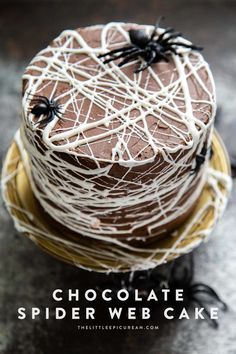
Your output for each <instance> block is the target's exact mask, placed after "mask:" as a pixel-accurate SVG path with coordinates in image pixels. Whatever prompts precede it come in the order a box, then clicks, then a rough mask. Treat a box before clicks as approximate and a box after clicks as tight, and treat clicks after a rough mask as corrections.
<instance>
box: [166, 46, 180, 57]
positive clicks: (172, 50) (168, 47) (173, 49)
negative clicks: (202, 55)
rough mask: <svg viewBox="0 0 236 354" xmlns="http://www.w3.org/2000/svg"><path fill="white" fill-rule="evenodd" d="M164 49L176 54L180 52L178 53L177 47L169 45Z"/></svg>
mask: <svg viewBox="0 0 236 354" xmlns="http://www.w3.org/2000/svg"><path fill="white" fill-rule="evenodd" d="M164 51H165V52H168V51H170V52H172V53H174V54H175V55H178V53H177V51H176V49H175V48H173V47H171V46H167V47H165V49H164Z"/></svg>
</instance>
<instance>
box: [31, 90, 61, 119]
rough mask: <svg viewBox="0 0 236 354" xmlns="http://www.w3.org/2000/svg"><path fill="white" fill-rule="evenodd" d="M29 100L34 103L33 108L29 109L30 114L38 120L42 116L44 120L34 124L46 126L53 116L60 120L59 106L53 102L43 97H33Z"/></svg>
mask: <svg viewBox="0 0 236 354" xmlns="http://www.w3.org/2000/svg"><path fill="white" fill-rule="evenodd" d="M33 97H35V98H33V99H32V100H31V102H32V103H35V105H34V106H33V108H32V109H31V113H32V114H33V115H34V116H35V117H36V118H40V117H41V116H42V115H43V116H45V117H46V118H44V119H42V120H40V121H37V123H36V124H39V125H43V126H44V125H46V124H48V123H49V122H51V121H52V120H53V119H54V116H57V117H58V118H61V116H60V113H61V111H60V107H61V106H60V105H59V104H58V103H57V102H56V101H55V100H53V99H52V100H49V99H48V98H47V97H45V96H39V95H33Z"/></svg>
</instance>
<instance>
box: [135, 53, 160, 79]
mask: <svg viewBox="0 0 236 354" xmlns="http://www.w3.org/2000/svg"><path fill="white" fill-rule="evenodd" d="M155 57H156V53H155V52H154V51H152V52H151V57H150V59H149V60H148V61H147V62H146V64H144V65H141V66H140V67H139V68H138V69H137V70H135V74H138V73H139V72H140V71H143V70H145V69H147V68H148V67H149V66H150V65H151V64H152V63H153V61H154V59H155Z"/></svg>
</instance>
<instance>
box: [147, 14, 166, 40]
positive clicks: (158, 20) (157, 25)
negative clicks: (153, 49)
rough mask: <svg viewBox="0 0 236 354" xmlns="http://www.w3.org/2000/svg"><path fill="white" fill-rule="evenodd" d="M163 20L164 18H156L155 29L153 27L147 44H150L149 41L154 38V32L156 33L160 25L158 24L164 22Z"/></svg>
mask: <svg viewBox="0 0 236 354" xmlns="http://www.w3.org/2000/svg"><path fill="white" fill-rule="evenodd" d="M164 18H165V17H164V16H159V17H158V19H157V22H156V24H155V27H154V30H153V31H152V34H151V37H150V40H149V42H151V41H152V40H153V38H154V36H155V34H156V31H157V29H158V27H159V25H160V22H161V21H162V20H164Z"/></svg>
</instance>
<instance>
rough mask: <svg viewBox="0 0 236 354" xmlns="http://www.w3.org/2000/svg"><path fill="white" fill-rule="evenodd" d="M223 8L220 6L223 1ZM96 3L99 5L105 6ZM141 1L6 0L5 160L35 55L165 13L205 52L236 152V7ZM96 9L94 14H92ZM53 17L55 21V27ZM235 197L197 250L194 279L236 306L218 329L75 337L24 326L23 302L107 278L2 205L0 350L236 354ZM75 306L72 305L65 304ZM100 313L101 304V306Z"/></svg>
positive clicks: (1, 64)
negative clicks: (84, 30) (63, 40)
mask: <svg viewBox="0 0 236 354" xmlns="http://www.w3.org/2000/svg"><path fill="white" fill-rule="evenodd" d="M220 3H221V4H220ZM98 4H99V5H98ZM180 4H182V2H180V3H178V2H177V1H174V2H173V3H172V2H171V1H168V2H165V4H164V1H163V3H160V4H159V5H158V2H157V1H154V0H152V1H149V2H146V3H145V7H143V6H142V5H143V2H142V1H141V0H139V1H137V0H136V1H135V0H131V1H129V3H128V4H126V2H124V1H121V0H120V1H117V0H113V1H111V0H110V1H108V0H107V1H103V2H100V1H99V2H98V1H95V0H94V1H85V0H84V1H80V2H76V3H73V4H72V3H70V2H66V3H61V2H60V3H56V2H52V3H51V4H50V3H46V2H43V3H39V2H38V3H34V5H32V4H31V3H30V2H27V3H23V2H22V3H21V2H20V1H17V2H15V3H14V2H12V1H11V2H10V3H9V2H8V3H7V2H5V3H4V2H3V3H1V12H0V116H1V129H0V142H1V143H0V154H1V157H3V156H4V154H5V152H6V150H7V147H8V145H9V143H10V140H11V138H12V136H13V134H14V132H15V130H16V129H17V127H18V126H19V121H20V119H19V112H20V88H21V81H20V78H21V75H22V72H23V70H24V67H25V65H26V64H27V62H28V61H29V60H30V59H31V57H32V56H33V55H34V54H35V53H36V52H37V51H38V50H39V49H41V48H42V47H44V46H45V45H46V44H47V42H48V41H49V40H50V39H52V38H53V37H55V35H57V34H58V33H59V32H60V31H61V30H63V29H64V28H67V27H68V28H74V27H78V26H83V25H87V24H94V23H105V22H107V21H110V20H129V21H137V22H148V23H153V22H155V19H156V17H157V16H158V15H159V13H162V14H165V15H166V18H167V19H168V20H166V25H167V26H168V25H169V24H171V25H173V26H175V27H176V28H177V29H179V30H182V31H183V32H184V33H185V34H186V35H187V37H190V38H192V39H193V42H194V43H199V44H202V45H204V46H205V53H204V54H205V56H206V58H207V59H208V60H209V62H210V63H211V66H212V70H213V73H214V76H215V80H216V85H217V96H218V104H219V106H220V108H221V113H220V119H219V124H218V130H219V132H220V133H221V135H222V137H223V139H224V141H225V143H226V145H227V147H228V149H229V150H230V152H231V153H233V154H235V155H236V144H235V133H236V121H235V119H236V117H235V111H236V100H235V80H236V71H235V66H236V61H235V58H236V52H235V48H236V46H235V45H236V40H235V32H236V24H235V13H236V4H235V3H234V2H233V1H231V2H227V4H226V5H224V4H222V2H219V1H217V2H209V4H208V3H207V2H204V4H203V3H200V2H196V1H194V2H190V1H189V2H186V5H181V6H180ZM95 8H96V9H95ZM52 18H53V21H52ZM235 201H236V192H235V189H234V190H233V193H232V196H231V198H230V201H229V205H228V208H227V210H226V212H225V215H224V217H223V219H222V220H221V221H220V223H219V224H218V226H217V228H216V230H215V231H214V233H213V235H212V238H211V240H210V241H209V242H208V243H207V244H204V245H201V246H200V247H199V248H198V249H197V250H196V251H195V252H194V253H195V262H196V277H195V278H196V280H198V281H203V282H205V283H207V284H210V285H211V286H212V287H214V288H215V289H217V291H218V292H219V293H220V295H221V296H222V298H223V299H225V300H226V301H227V303H228V305H229V311H228V312H227V313H220V327H219V329H218V330H217V331H215V330H214V329H212V328H211V327H209V326H208V325H207V324H206V323H205V322H204V323H203V322H201V321H195V320H188V321H187V320H186V321H171V322H165V323H164V322H161V321H160V320H158V312H157V313H156V316H157V317H156V319H157V321H156V323H158V324H159V326H160V330H159V331H147V332H135V331H124V332H116V333H111V332H108V331H107V332H105V331H104V332H99V331H97V332H88V331H87V332H78V331H77V330H76V326H75V325H74V324H72V323H71V322H70V321H69V320H68V321H63V322H60V321H57V322H56V321H53V320H49V321H43V320H36V321H34V322H32V321H28V320H26V321H18V320H17V318H16V309H17V308H18V307H20V306H26V307H29V308H30V307H32V306H51V305H53V303H52V300H51V298H50V294H51V292H52V290H53V289H55V288H60V287H63V288H81V289H85V288H89V287H94V286H96V285H98V284H100V283H101V282H104V281H105V280H106V281H107V279H106V278H107V277H106V276H104V275H98V274H95V273H88V272H85V271H82V270H79V269H76V268H73V267H72V266H69V265H64V264H62V263H60V262H58V261H57V260H55V259H53V258H51V257H50V256H48V255H47V254H44V253H43V252H42V251H40V250H39V249H38V248H37V247H36V246H35V245H34V244H32V242H31V241H29V240H28V239H26V238H23V237H21V236H19V235H18V234H17V232H16V231H15V229H14V227H13V223H12V221H11V219H10V217H9V215H8V213H7V212H6V210H5V208H4V206H3V204H1V206H0V225H1V227H0V353H2V354H34V353H35V354H59V353H60V354H61V353H63V354H64V353H65V354H75V353H83V354H86V353H93V352H96V353H135V354H138V353H148V354H156V353H158V354H159V353H160V354H172V353H173V354H197V353H201V354H212V353H214V354H235V353H236V344H235V343H236V282H235V270H236V251H235V249H236V231H235V229H236V221H235V214H236V205H235ZM65 306H68V304H65ZM100 312H101V313H100V315H101V317H102V307H101V310H100Z"/></svg>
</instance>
